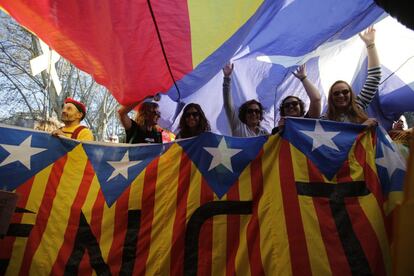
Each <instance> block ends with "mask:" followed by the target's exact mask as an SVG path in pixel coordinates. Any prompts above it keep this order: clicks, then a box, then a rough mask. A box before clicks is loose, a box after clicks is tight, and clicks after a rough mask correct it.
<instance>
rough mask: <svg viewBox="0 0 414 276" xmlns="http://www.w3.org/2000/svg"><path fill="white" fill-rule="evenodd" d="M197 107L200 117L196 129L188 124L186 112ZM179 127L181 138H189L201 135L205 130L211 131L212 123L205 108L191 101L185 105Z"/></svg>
mask: <svg viewBox="0 0 414 276" xmlns="http://www.w3.org/2000/svg"><path fill="white" fill-rule="evenodd" d="M190 108H195V109H196V110H197V112H198V113H199V114H200V117H199V119H200V120H199V124H198V125H197V126H196V129H191V128H189V127H188V126H187V123H186V121H185V113H186V112H187V111H188V110H189V109H190ZM178 128H179V129H180V131H179V133H178V137H179V138H189V137H193V136H197V135H200V134H201V133H203V132H206V131H210V124H209V122H208V120H207V118H206V115H205V114H204V112H203V110H202V109H201V106H200V105H199V104H196V103H189V104H188V105H186V106H185V107H184V110H183V114H182V115H181V118H180V123H179V126H178Z"/></svg>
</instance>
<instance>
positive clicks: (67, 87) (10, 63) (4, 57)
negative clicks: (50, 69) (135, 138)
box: [0, 12, 120, 140]
mask: <svg viewBox="0 0 414 276" xmlns="http://www.w3.org/2000/svg"><path fill="white" fill-rule="evenodd" d="M0 26H1V28H0V105H1V106H2V108H1V109H0V120H2V119H3V120H4V119H5V118H10V117H13V116H18V115H19V114H26V116H27V117H30V118H31V119H32V120H42V121H45V120H47V118H49V117H57V116H59V114H60V112H61V108H62V104H63V101H64V99H65V98H67V97H73V98H76V99H79V100H81V101H82V102H84V103H85V105H86V106H87V110H88V111H87V114H86V118H85V120H84V123H85V124H86V125H87V126H88V127H90V128H91V129H92V131H93V132H94V134H95V136H96V138H97V140H103V139H105V138H106V137H108V136H109V135H111V134H119V132H120V128H119V123H118V120H117V118H116V112H115V110H116V109H117V106H118V104H117V102H116V100H115V99H114V98H113V97H112V95H111V94H110V93H109V91H108V90H107V89H105V88H104V87H102V86H101V85H99V84H97V83H96V82H95V81H94V80H93V79H92V77H91V76H90V75H88V74H86V73H84V72H82V71H81V70H79V69H77V68H76V67H75V66H74V65H73V64H71V63H70V62H68V61H67V60H64V59H63V58H62V59H60V60H59V62H57V63H56V71H57V72H58V76H59V79H60V81H61V83H62V92H61V93H60V95H58V94H57V93H56V90H55V88H54V86H53V84H52V82H51V79H50V76H49V74H48V73H47V72H46V71H43V72H42V73H41V74H39V75H37V76H32V75H31V70H30V60H31V59H33V58H34V57H37V56H39V55H41V54H42V51H41V48H40V44H39V40H38V39H37V37H36V36H34V35H33V34H31V33H30V32H28V31H27V30H25V29H24V28H22V27H21V26H20V25H19V24H18V23H16V22H15V21H14V20H13V19H11V18H10V17H9V16H8V15H6V14H4V13H2V12H0Z"/></svg>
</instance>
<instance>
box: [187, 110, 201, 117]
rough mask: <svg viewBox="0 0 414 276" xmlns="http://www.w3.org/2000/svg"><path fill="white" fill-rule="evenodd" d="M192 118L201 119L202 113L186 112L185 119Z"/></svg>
mask: <svg viewBox="0 0 414 276" xmlns="http://www.w3.org/2000/svg"><path fill="white" fill-rule="evenodd" d="M190 116H193V117H194V118H195V117H199V116H200V113H199V112H197V111H194V112H186V113H185V114H184V117H185V118H190Z"/></svg>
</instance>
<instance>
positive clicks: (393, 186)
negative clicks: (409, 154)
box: [375, 127, 406, 195]
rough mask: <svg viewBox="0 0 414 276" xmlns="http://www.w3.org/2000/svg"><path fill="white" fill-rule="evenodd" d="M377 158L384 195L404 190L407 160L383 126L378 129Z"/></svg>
mask: <svg viewBox="0 0 414 276" xmlns="http://www.w3.org/2000/svg"><path fill="white" fill-rule="evenodd" d="M376 137H377V142H376V153H375V156H376V159H375V163H376V165H377V171H378V178H379V180H380V183H381V187H382V191H383V194H384V195H387V194H388V193H390V192H394V191H402V190H403V184H404V177H405V172H406V160H405V159H404V158H403V157H402V156H401V154H400V152H399V151H398V149H397V147H396V146H395V145H394V142H393V141H392V140H391V138H390V137H389V136H388V134H387V133H386V131H385V130H384V129H383V128H380V127H379V128H377V131H376Z"/></svg>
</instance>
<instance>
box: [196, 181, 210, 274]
mask: <svg viewBox="0 0 414 276" xmlns="http://www.w3.org/2000/svg"><path fill="white" fill-rule="evenodd" d="M213 200H214V194H213V191H212V190H211V189H210V187H209V186H208V184H207V182H206V180H205V179H204V178H203V179H202V181H201V195H200V206H203V204H205V203H207V202H210V201H213ZM212 252H213V218H209V219H207V220H206V221H205V222H204V224H203V226H202V227H201V229H200V240H199V241H198V256H199V257H198V269H197V271H198V275H211V271H212V269H211V264H212V256H213V253H212Z"/></svg>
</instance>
